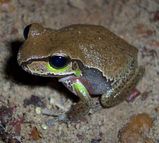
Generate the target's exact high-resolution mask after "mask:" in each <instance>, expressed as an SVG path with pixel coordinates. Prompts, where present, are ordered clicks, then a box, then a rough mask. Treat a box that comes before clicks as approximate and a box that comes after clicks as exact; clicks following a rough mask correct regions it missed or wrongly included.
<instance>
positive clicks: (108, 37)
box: [17, 23, 144, 116]
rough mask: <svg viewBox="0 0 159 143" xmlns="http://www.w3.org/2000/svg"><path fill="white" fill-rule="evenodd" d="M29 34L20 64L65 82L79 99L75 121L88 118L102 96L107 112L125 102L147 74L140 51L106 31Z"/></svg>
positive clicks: (77, 28)
mask: <svg viewBox="0 0 159 143" xmlns="http://www.w3.org/2000/svg"><path fill="white" fill-rule="evenodd" d="M24 32H25V38H26V39H25V42H24V44H23V46H22V47H21V48H20V50H19V53H18V58H17V59H18V63H19V65H20V66H22V68H23V69H24V70H26V71H27V72H29V73H31V74H34V75H39V76H46V77H48V76H49V77H50V78H54V77H57V78H59V82H62V83H63V84H64V85H65V86H66V87H67V88H68V89H69V90H70V91H72V92H73V93H74V94H75V95H77V96H79V98H80V101H79V102H78V103H77V104H76V105H73V107H72V109H71V110H70V112H68V115H70V116H72V115H76V116H82V115H85V114H87V113H88V112H89V110H90V108H91V106H92V97H91V96H93V95H99V97H100V98H99V99H100V102H101V105H102V106H103V107H112V106H114V105H116V104H118V103H120V102H121V101H123V100H124V99H126V98H127V96H128V95H129V93H130V91H131V90H132V89H133V88H134V87H135V86H136V83H137V82H138V80H139V78H140V77H141V76H142V75H143V72H144V69H143V68H142V67H140V66H138V62H137V54H138V50H137V48H135V47H133V46H131V45H130V44H128V43H127V42H126V41H124V40H123V39H121V38H119V37H118V36H116V35H115V34H114V33H112V32H110V31H109V30H108V29H106V28H104V27H103V26H97V25H82V24H78V25H70V26H68V27H64V28H61V29H59V30H53V29H49V28H45V27H43V26H42V25H40V24H37V23H33V24H31V25H30V26H28V27H26V29H25V31H24ZM77 110H78V111H77ZM80 110H81V111H80ZM75 112H78V114H77V113H75Z"/></svg>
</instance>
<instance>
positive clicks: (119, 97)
mask: <svg viewBox="0 0 159 143" xmlns="http://www.w3.org/2000/svg"><path fill="white" fill-rule="evenodd" d="M143 72H144V68H143V67H140V68H138V69H137V70H136V71H135V73H134V74H133V75H132V76H131V78H130V79H129V81H127V82H126V84H125V83H124V84H123V87H122V88H121V87H120V86H121V85H119V86H117V87H115V88H114V89H113V90H111V91H108V93H106V94H103V95H102V96H101V99H100V101H101V104H102V105H103V107H112V106H115V105H117V104H119V103H120V102H122V101H123V100H125V99H126V98H127V96H128V95H129V94H130V92H131V90H132V89H133V88H134V87H135V85H136V84H137V82H138V81H139V79H140V78H141V77H142V75H143Z"/></svg>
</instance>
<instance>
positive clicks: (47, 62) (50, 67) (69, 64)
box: [17, 23, 81, 77]
mask: <svg viewBox="0 0 159 143" xmlns="http://www.w3.org/2000/svg"><path fill="white" fill-rule="evenodd" d="M24 37H25V42H24V44H23V46H22V47H21V48H20V50H19V53H18V58H17V59H18V63H19V65H20V66H21V67H22V68H23V69H24V70H25V71H27V72H29V73H31V74H35V75H40V76H52V77H55V76H57V77H61V76H68V75H76V76H79V75H80V74H81V72H80V69H79V66H78V62H77V61H76V60H72V59H71V58H70V57H69V55H67V54H66V53H64V52H63V51H62V50H59V49H57V50H56V47H57V46H56V44H54V43H56V38H55V37H56V31H55V30H51V29H48V28H44V27H42V26H41V25H40V24H36V23H34V24H31V25H29V26H27V27H26V28H25V29H24Z"/></svg>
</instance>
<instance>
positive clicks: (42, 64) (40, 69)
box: [21, 61, 74, 77]
mask: <svg viewBox="0 0 159 143" xmlns="http://www.w3.org/2000/svg"><path fill="white" fill-rule="evenodd" d="M21 67H22V68H23V69H24V70H25V71H26V72H28V73H31V74H33V75H38V76H43V77H66V76H70V75H73V74H74V71H72V70H71V68H70V66H68V67H65V68H62V69H53V68H52V67H50V65H49V63H48V62H46V61H32V62H27V63H23V64H21Z"/></svg>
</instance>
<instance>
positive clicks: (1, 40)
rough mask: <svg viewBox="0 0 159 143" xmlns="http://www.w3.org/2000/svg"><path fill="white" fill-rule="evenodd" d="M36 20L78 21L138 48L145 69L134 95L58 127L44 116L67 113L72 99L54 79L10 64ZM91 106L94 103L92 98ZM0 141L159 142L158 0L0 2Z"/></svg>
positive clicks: (14, 62)
mask: <svg viewBox="0 0 159 143" xmlns="http://www.w3.org/2000/svg"><path fill="white" fill-rule="evenodd" d="M34 22H38V23H41V24H42V25H44V26H45V27H50V28H52V29H58V28H61V27H63V26H67V25H70V24H79V23H82V24H97V25H102V26H105V27H107V28H108V29H110V30H111V31H113V32H114V33H116V34H117V35H118V36H120V37H121V38H123V39H124V40H126V41H127V42H129V43H130V44H132V45H134V46H135V47H137V48H138V49H139V55H138V61H139V64H140V65H142V66H144V67H145V74H144V77H143V78H142V80H141V81H140V82H139V84H138V86H137V89H138V91H139V92H140V96H138V97H137V98H136V99H135V100H134V101H133V102H130V103H128V102H123V103H121V104H119V105H117V106H115V107H112V108H109V109H103V108H102V107H100V105H97V107H96V108H95V109H94V110H93V114H91V115H88V116H86V117H83V119H82V120H80V121H78V122H71V123H70V122H67V123H65V122H62V121H61V122H60V121H58V122H57V121H56V117H55V116H50V115H52V114H56V112H62V111H61V109H63V110H68V109H69V108H70V106H71V105H72V103H73V102H75V101H74V100H72V98H71V97H73V96H74V95H73V94H71V93H69V92H68V90H67V89H66V88H65V87H64V86H63V85H61V84H60V83H58V81H57V79H50V78H42V77H36V76H32V75H30V74H28V73H26V72H24V71H23V70H22V69H21V68H20V67H19V66H18V64H17V60H16V56H17V51H18V49H19V48H20V46H21V44H22V43H23V41H24V38H23V30H24V27H25V26H26V25H28V24H31V23H34ZM94 100H95V101H94V102H97V104H98V98H95V99H94ZM55 104H56V106H55ZM57 106H58V107H60V109H59V108H57ZM46 114H49V115H46ZM138 114H139V116H137V115H138ZM140 115H144V116H140ZM132 116H135V117H136V116H137V121H134V118H135V117H133V118H132ZM140 117H141V118H140ZM131 119H132V120H133V121H131ZM129 122H130V123H129ZM143 124H144V125H143ZM145 124H147V126H146V125H145ZM135 125H139V126H140V125H141V126H140V127H141V128H142V127H143V126H144V128H142V129H141V128H140V129H139V130H137V129H136V128H135V135H134V130H133V137H132V138H131V135H132V134H131V131H132V126H133V128H134V126H135ZM146 127H147V128H146ZM136 130H137V131H136ZM141 130H142V133H141V132H140V131H141ZM125 132H126V133H125ZM138 132H139V133H138ZM136 133H137V134H136ZM125 134H126V135H125ZM125 136H127V137H125ZM129 137H130V138H131V139H130V138H129ZM128 138H129V139H128ZM0 140H1V141H0V142H2V143H3V142H4V143H21V142H24V143H118V142H119V141H120V142H122V143H130V142H132V143H136V142H137V143H158V142H159V0H111V1H110V0H87V1H86V0H65V1H64V0H33V1H27V0H26V1H24V0H0ZM130 140H131V141H130Z"/></svg>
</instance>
